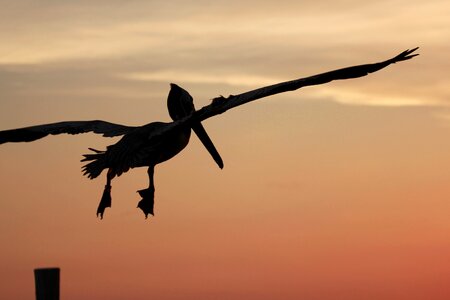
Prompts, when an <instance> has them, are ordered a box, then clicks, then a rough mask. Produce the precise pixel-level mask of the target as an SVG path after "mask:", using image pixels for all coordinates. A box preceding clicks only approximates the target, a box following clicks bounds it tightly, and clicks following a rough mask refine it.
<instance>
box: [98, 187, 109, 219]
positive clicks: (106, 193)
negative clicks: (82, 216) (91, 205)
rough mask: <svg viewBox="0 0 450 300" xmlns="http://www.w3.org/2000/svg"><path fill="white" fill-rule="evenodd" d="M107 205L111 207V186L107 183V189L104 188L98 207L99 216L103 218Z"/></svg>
mask: <svg viewBox="0 0 450 300" xmlns="http://www.w3.org/2000/svg"><path fill="white" fill-rule="evenodd" d="M107 207H111V186H110V185H105V189H104V190H103V195H102V199H101V200H100V203H99V205H98V208H97V217H100V219H103V213H104V212H105V209H106V208H107Z"/></svg>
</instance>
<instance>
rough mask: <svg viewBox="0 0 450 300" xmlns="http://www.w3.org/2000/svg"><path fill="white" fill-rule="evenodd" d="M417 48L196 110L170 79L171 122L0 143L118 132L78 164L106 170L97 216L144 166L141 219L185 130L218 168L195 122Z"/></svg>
mask: <svg viewBox="0 0 450 300" xmlns="http://www.w3.org/2000/svg"><path fill="white" fill-rule="evenodd" d="M417 49H418V47H416V48H414V49H411V50H406V51H403V52H402V53H400V54H398V55H397V56H395V57H393V58H390V59H388V60H385V61H382V62H378V63H372V64H364V65H358V66H352V67H347V68H343V69H338V70H334V71H330V72H326V73H321V74H318V75H314V76H310V77H305V78H300V79H295V80H291V81H286V82H281V83H278V84H274V85H270V86H266V87H262V88H259V89H256V90H252V91H249V92H245V93H242V94H239V95H230V96H228V97H226V98H225V97H223V96H220V97H216V98H214V99H212V103H211V104H209V105H207V106H204V107H202V108H201V109H199V110H195V108H194V103H193V98H192V97H191V95H190V94H189V93H188V92H187V91H186V90H184V89H182V88H181V87H179V86H178V85H176V84H173V83H172V84H171V89H170V92H169V95H168V98H167V106H168V111H169V115H170V117H171V118H172V120H173V122H170V123H164V122H152V123H149V124H146V125H143V126H138V127H132V126H125V125H120V124H114V123H110V122H106V121H101V120H94V121H66V122H59V123H51V124H44V125H37V126H31V127H24V128H18V129H11V130H4V131H0V144H3V143H7V142H31V141H34V140H37V139H40V138H43V137H45V136H47V135H49V134H51V135H57V134H62V133H67V134H79V133H86V132H94V133H97V134H102V135H103V136H105V137H114V136H123V137H122V138H121V139H120V140H119V141H118V142H117V143H115V144H113V145H110V146H108V147H107V148H106V150H105V151H99V150H96V149H93V148H89V149H90V150H92V151H93V152H94V153H91V154H85V155H84V159H82V161H87V162H88V163H87V164H86V165H84V166H83V171H84V175H86V176H87V177H88V178H90V179H94V178H96V177H98V176H99V175H100V174H101V173H102V171H103V170H105V169H107V175H106V185H105V189H104V191H103V195H102V198H101V200H100V204H99V206H98V209H97V216H99V217H100V218H103V214H104V211H105V209H106V208H107V207H111V180H112V179H113V178H114V177H116V176H120V175H121V174H123V173H125V172H127V171H128V170H129V169H131V168H137V167H148V176H149V187H148V188H147V189H143V190H139V191H138V193H139V195H140V196H141V197H142V199H141V200H140V201H139V203H138V207H139V208H140V209H141V210H142V211H143V212H144V214H145V217H146V218H147V216H148V214H152V215H153V214H154V211H153V206H154V192H155V185H154V180H153V175H154V167H155V165H157V164H159V163H162V162H164V161H166V160H168V159H170V158H172V157H174V156H175V155H176V154H178V153H179V152H181V151H182V150H183V149H184V148H185V147H186V146H187V144H188V143H189V139H190V134H191V128H192V129H193V130H194V132H195V133H196V135H197V136H198V137H199V139H200V140H201V141H202V143H203V145H204V146H205V148H206V149H207V150H208V152H209V153H210V155H211V156H212V157H213V159H214V160H215V162H216V163H217V165H218V166H219V167H220V168H223V161H222V158H221V157H220V155H219V153H218V152H217V150H216V148H215V147H214V144H213V143H212V141H211V139H210V138H209V137H208V134H207V133H206V131H205V129H204V128H203V126H202V124H201V122H202V121H204V120H205V119H208V118H210V117H213V116H216V115H219V114H222V113H224V112H225V111H227V110H229V109H231V108H234V107H237V106H240V105H242V104H245V103H248V102H251V101H254V100H257V99H261V98H264V97H268V96H271V95H275V94H279V93H283V92H287V91H294V90H297V89H299V88H302V87H306V86H312V85H320V84H324V83H328V82H330V81H333V80H343V79H351V78H358V77H363V76H365V75H368V74H369V73H373V72H376V71H379V70H381V69H383V68H385V67H387V66H389V65H391V64H394V63H396V62H401V61H405V60H409V59H411V58H413V57H415V56H417V55H418V54H413V53H414V52H415V51H416V50H417Z"/></svg>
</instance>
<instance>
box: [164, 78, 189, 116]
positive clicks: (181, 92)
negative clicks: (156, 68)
mask: <svg viewBox="0 0 450 300" xmlns="http://www.w3.org/2000/svg"><path fill="white" fill-rule="evenodd" d="M167 108H168V110H169V115H170V117H171V118H172V120H174V121H176V120H180V119H182V118H184V117H186V116H188V115H190V114H191V113H192V112H193V111H194V110H195V108H194V99H192V96H191V95H190V94H189V93H188V92H187V91H186V90H185V89H183V88H181V87H180V86H178V85H176V84H175V83H171V84H170V92H169V96H168V97H167Z"/></svg>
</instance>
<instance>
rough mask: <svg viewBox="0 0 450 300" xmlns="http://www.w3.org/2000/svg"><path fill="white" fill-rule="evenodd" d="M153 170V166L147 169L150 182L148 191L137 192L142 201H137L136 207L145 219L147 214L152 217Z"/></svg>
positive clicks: (153, 195)
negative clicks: (140, 210)
mask: <svg viewBox="0 0 450 300" xmlns="http://www.w3.org/2000/svg"><path fill="white" fill-rule="evenodd" d="M154 171H155V169H154V166H150V167H149V168H148V171H147V173H148V178H149V180H150V184H149V187H148V189H145V190H139V191H137V192H138V193H139V195H140V196H141V197H142V200H141V201H139V203H138V206H137V207H139V208H140V209H142V211H143V212H144V214H145V218H146V219H147V217H148V214H151V215H152V216H153V215H154V214H153V205H154V203H155V201H154V198H155V185H154V182H153V173H154Z"/></svg>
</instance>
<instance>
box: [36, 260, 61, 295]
mask: <svg viewBox="0 0 450 300" xmlns="http://www.w3.org/2000/svg"><path fill="white" fill-rule="evenodd" d="M34 282H35V286H36V300H59V268H42V269H34Z"/></svg>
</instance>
